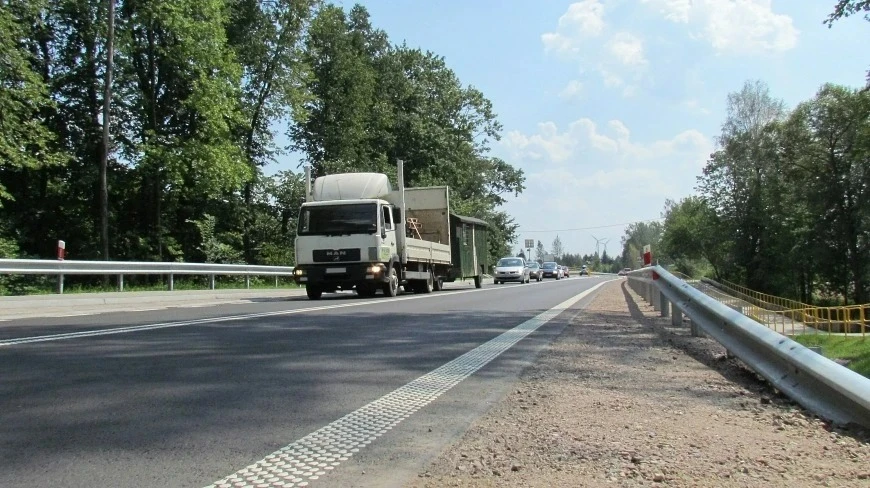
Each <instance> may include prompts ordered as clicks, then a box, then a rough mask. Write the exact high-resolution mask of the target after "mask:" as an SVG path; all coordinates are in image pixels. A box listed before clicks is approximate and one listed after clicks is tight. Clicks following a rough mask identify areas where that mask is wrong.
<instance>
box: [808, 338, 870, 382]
mask: <svg viewBox="0 0 870 488" xmlns="http://www.w3.org/2000/svg"><path fill="white" fill-rule="evenodd" d="M793 339H794V340H795V341H797V342H799V343H801V344H803V345H804V346H807V347H810V346H821V348H822V355H823V356H825V357H826V358H829V359H834V360H840V361H841V362H842V363H844V364H845V366H846V367H847V368H849V369H851V370H852V371H854V372H856V373H858V374H860V375H863V376H865V377H867V378H870V337H851V336H849V337H846V336H842V335H837V334H805V335H798V336H795V337H793Z"/></svg>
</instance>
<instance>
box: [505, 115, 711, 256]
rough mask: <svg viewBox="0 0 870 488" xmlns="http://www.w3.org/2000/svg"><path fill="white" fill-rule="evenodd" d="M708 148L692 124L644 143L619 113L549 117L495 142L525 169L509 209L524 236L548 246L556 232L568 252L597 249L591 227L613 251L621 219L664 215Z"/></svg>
mask: <svg viewBox="0 0 870 488" xmlns="http://www.w3.org/2000/svg"><path fill="white" fill-rule="evenodd" d="M711 150H712V143H711V142H710V140H709V139H708V138H707V137H705V136H704V135H703V134H702V133H701V132H699V131H698V130H694V129H690V130H685V131H682V132H680V133H677V134H676V135H674V136H673V137H669V138H664V139H660V140H654V141H651V142H640V141H634V140H632V133H631V130H630V129H629V127H628V126H627V125H626V124H625V123H623V122H622V121H620V120H610V121H608V122H606V123H604V124H596V123H595V122H594V121H593V120H591V119H589V118H581V119H578V120H575V121H574V122H572V123H570V124H568V125H567V126H566V127H563V128H560V127H559V126H558V125H557V124H555V123H554V122H544V123H541V124H538V127H537V129H536V130H535V131H534V132H533V133H530V134H524V133H522V132H519V131H513V132H511V133H509V134H508V136H507V137H505V138H504V139H502V142H501V143H500V144H499V145H498V146H497V147H496V151H497V152H501V153H503V155H504V156H505V157H506V158H507V159H508V160H510V161H511V163H512V164H514V165H516V166H517V167H520V168H522V169H523V170H524V171H525V174H526V190H525V191H524V192H523V194H522V196H521V197H519V198H509V199H508V202H507V204H506V205H505V207H504V209H505V211H507V212H508V213H509V214H510V215H512V216H514V217H515V218H516V222H518V223H519V224H520V231H519V234H520V238H535V239H537V240H540V241H542V242H543V243H544V245H545V247H549V245H550V243H551V242H552V241H553V239H554V238H555V237H556V236H557V235H558V236H559V237H560V239H561V240H562V242H563V243H564V245H565V246H566V249H568V251H569V252H582V253H586V252H591V251H594V249H595V247H594V245H595V244H594V240H593V237H592V235H593V234H594V235H595V237H597V238H598V239H602V238H607V239H610V242H611V244H610V247H608V248H607V250H608V252H609V253H610V254H611V255H613V254H615V253H619V252H620V248H621V246H620V238H621V237H622V235H623V233H624V227H623V226H622V225H620V224H622V223H625V222H632V221H637V220H646V219H651V218H656V217H659V216H660V212H661V207H662V205H663V203H664V201H665V199H668V198H670V199H675V200H679V199H680V198H684V197H686V196H688V195H689V194H691V193H693V188H694V185H695V176H696V175H697V174H698V171H699V170H700V168H701V167H702V165H703V164H704V162H705V161H706V158H707V156H708V155H709V152H710V151H711ZM542 209H546V211H545V213H544V214H543V215H545V216H546V217H545V218H542ZM592 227H594V229H590V228H592Z"/></svg>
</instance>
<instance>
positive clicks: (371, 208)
mask: <svg viewBox="0 0 870 488" xmlns="http://www.w3.org/2000/svg"><path fill="white" fill-rule="evenodd" d="M397 220H398V209H396V208H395V206H393V205H392V204H390V203H389V202H387V201H385V200H381V199H352V200H332V201H321V202H307V203H305V204H303V205H302V208H301V210H300V212H299V228H298V230H297V238H296V256H297V263H298V264H297V265H296V272H295V273H296V278H297V282H299V283H300V284H305V285H306V290H308V296H309V298H312V299H317V298H319V295H320V294H322V293H323V292H324V291H327V292H331V291H337V290H350V289H354V287H356V289H357V293H358V294H360V295H374V293H375V292H376V291H377V289H378V288H379V287H381V288H382V287H383V286H384V285H387V286H389V285H391V283H390V281H389V280H390V276H389V273H387V272H386V270H387V269H389V268H390V267H392V265H393V264H394V263H395V262H397V261H398V260H399V256H398V253H397V248H396V246H397V236H396V232H397V229H398V226H397V225H396V221H397ZM311 283H315V284H314V285H313V286H312V285H311Z"/></svg>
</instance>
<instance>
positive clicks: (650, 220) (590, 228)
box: [517, 217, 665, 232]
mask: <svg viewBox="0 0 870 488" xmlns="http://www.w3.org/2000/svg"><path fill="white" fill-rule="evenodd" d="M664 219H665V218H664V217H659V218H657V219H648V220H635V221H634V222H625V223H622V224H610V225H598V226H595V227H578V228H576V229H548V230H524V229H517V232H570V231H575V230H594V229H606V228H608V227H622V226H624V225H631V224H639V223H646V222H657V221H659V220H664Z"/></svg>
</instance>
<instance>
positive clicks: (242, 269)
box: [0, 259, 294, 293]
mask: <svg viewBox="0 0 870 488" xmlns="http://www.w3.org/2000/svg"><path fill="white" fill-rule="evenodd" d="M293 269H294V268H293V267H292V266H256V265H246V264H211V263H154V262H143V261H66V260H64V261H61V260H56V261H55V260H50V259H0V274H8V275H22V274H33V275H56V276H57V277H58V288H57V291H58V293H63V277H64V275H115V276H117V277H118V288H119V290H120V291H124V275H166V276H168V277H169V284H168V287H169V290H170V291H172V290H174V289H175V275H205V276H208V277H209V288H210V289H212V290H213V289H214V285H215V280H214V277H215V276H217V275H234V276H239V275H241V276H245V278H246V279H245V286H246V287H250V284H251V283H250V277H251V276H275V279H276V281H277V279H278V277H279V276H292V275H293Z"/></svg>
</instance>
